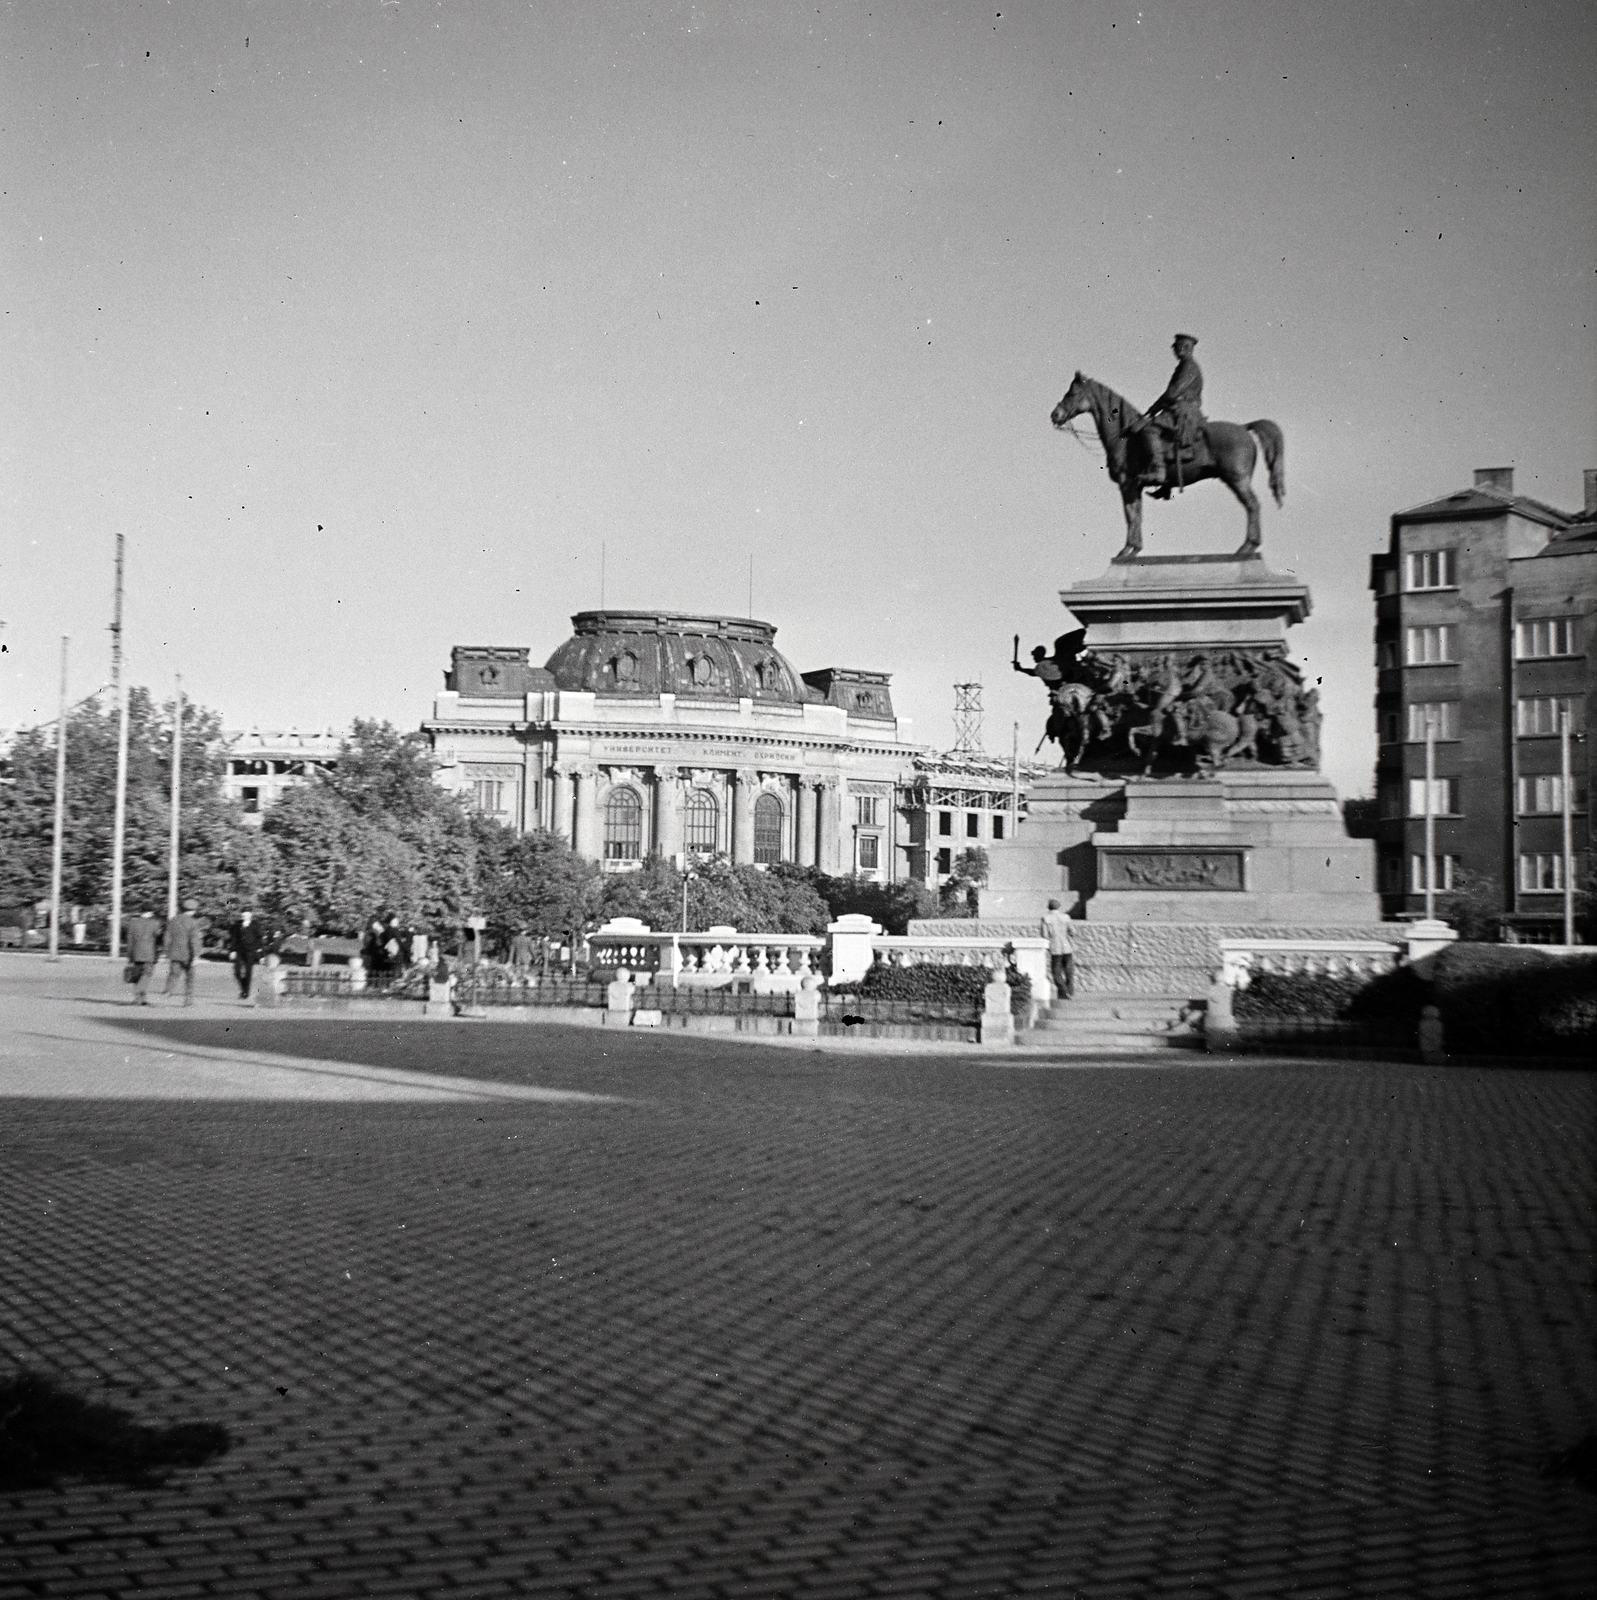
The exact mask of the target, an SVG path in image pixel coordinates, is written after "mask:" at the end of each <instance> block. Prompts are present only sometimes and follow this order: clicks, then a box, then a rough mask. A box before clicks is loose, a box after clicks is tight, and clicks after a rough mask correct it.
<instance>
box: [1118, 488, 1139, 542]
mask: <svg viewBox="0 0 1597 1600" xmlns="http://www.w3.org/2000/svg"><path fill="white" fill-rule="evenodd" d="M1120 500H1121V504H1122V505H1123V506H1124V507H1125V512H1126V546H1125V549H1123V550H1122V551H1121V552H1120V554H1119V555H1118V556H1116V557H1115V559H1116V560H1117V561H1125V560H1129V559H1130V558H1131V557H1132V556H1139V555H1141V554H1142V485H1141V484H1138V483H1131V482H1127V483H1123V484H1121V485H1120Z"/></svg>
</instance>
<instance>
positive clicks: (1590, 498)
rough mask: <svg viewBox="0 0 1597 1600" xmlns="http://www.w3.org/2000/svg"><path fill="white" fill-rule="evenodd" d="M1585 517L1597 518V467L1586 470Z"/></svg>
mask: <svg viewBox="0 0 1597 1600" xmlns="http://www.w3.org/2000/svg"><path fill="white" fill-rule="evenodd" d="M1586 515H1587V516H1588V517H1597V467H1587V468H1586Z"/></svg>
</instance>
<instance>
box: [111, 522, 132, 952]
mask: <svg viewBox="0 0 1597 1600" xmlns="http://www.w3.org/2000/svg"><path fill="white" fill-rule="evenodd" d="M125 543H126V541H125V539H124V537H123V535H122V534H120V533H119V534H118V535H117V536H116V605H115V609H114V611H113V613H112V617H113V620H112V623H111V687H112V688H113V690H114V691H115V692H116V801H115V808H114V810H113V813H112V817H113V820H112V823H111V929H110V938H109V941H108V948H109V950H110V952H111V959H112V960H113V961H115V960H116V959H117V956H118V955H119V953H120V951H121V948H122V843H123V836H124V834H125V833H126V831H127V817H128V691H127V685H126V684H125V683H123V681H122V557H123V550H124V546H125Z"/></svg>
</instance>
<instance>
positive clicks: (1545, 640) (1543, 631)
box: [1514, 617, 1580, 661]
mask: <svg viewBox="0 0 1597 1600" xmlns="http://www.w3.org/2000/svg"><path fill="white" fill-rule="evenodd" d="M1579 639H1580V634H1579V630H1578V629H1577V628H1576V626H1575V618H1574V617H1541V618H1539V619H1538V620H1537V621H1535V622H1521V623H1519V624H1517V625H1516V626H1515V628H1514V654H1515V655H1516V656H1518V657H1519V659H1520V660H1521V661H1532V660H1535V659H1537V658H1538V657H1542V656H1572V655H1575V654H1577V653H1578V651H1579V649H1580V643H1579Z"/></svg>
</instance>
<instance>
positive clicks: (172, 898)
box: [166, 678, 183, 922]
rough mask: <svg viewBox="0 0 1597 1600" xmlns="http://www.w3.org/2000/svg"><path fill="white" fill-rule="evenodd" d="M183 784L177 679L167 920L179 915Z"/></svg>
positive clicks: (179, 685) (180, 690)
mask: <svg viewBox="0 0 1597 1600" xmlns="http://www.w3.org/2000/svg"><path fill="white" fill-rule="evenodd" d="M182 786H183V680H182V678H179V679H178V680H177V705H176V707H175V709H174V711H173V715H172V821H171V827H170V830H169V834H168V839H167V851H168V860H167V869H166V920H167V921H168V922H170V921H171V920H172V918H173V917H175V916H176V915H177V849H178V801H179V798H180V797H181V795H182Z"/></svg>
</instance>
